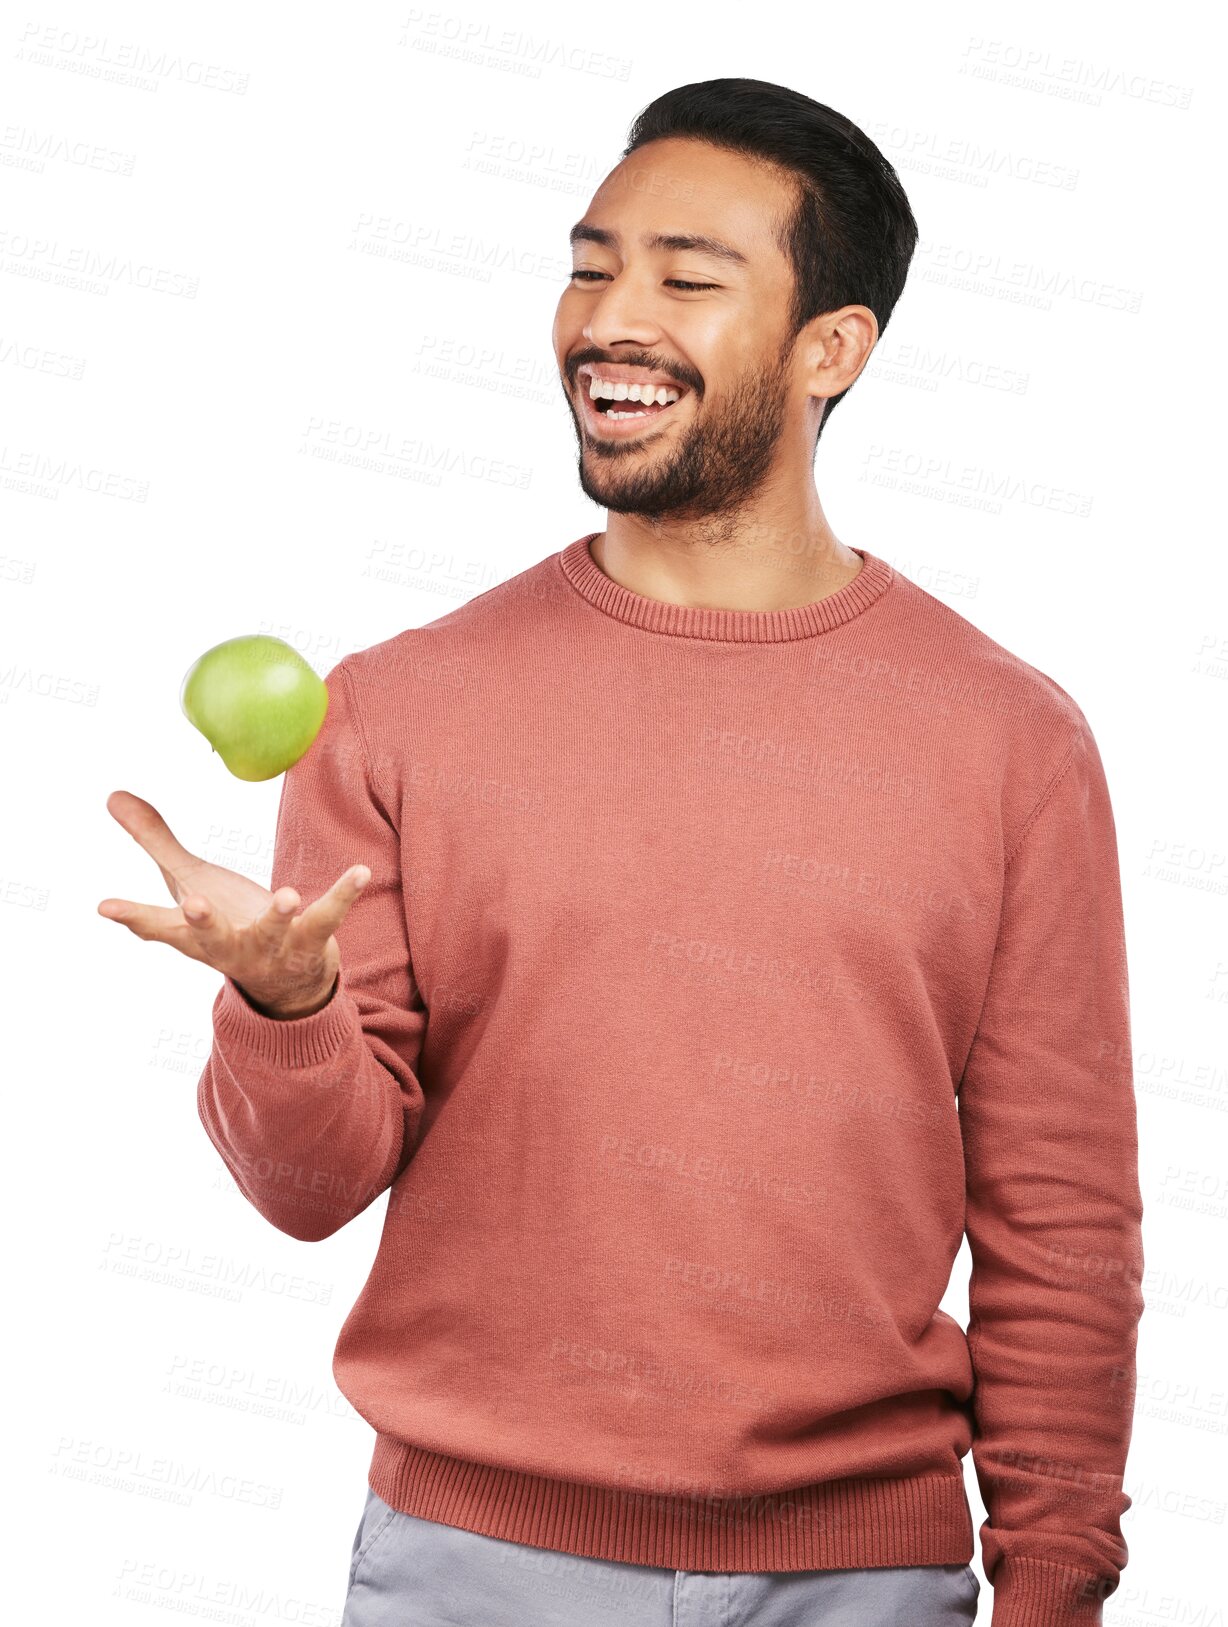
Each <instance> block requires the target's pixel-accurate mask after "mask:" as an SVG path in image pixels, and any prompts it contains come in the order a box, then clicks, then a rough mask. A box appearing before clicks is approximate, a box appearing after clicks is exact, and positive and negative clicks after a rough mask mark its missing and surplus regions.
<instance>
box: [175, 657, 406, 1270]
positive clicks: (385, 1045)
mask: <svg viewBox="0 0 1228 1627" xmlns="http://www.w3.org/2000/svg"><path fill="white" fill-rule="evenodd" d="M324 682H325V685H326V687H327V689H328V700H329V704H328V710H327V713H326V715H325V719H324V723H323V725H322V727H321V729H320V732H319V733H318V734H317V736H316V738H315V740H314V741H313V743H312V745H311V747H310V748H309V750H308V751H307V752H306V754H305V755H304V756H302V757H300V758H299V760H298V762H296V763H294V764H293V765H292V766H291V767H290V768H289V769H287V771H286V773H285V776H284V778H283V781H282V788H281V801H280V804H279V807H278V813H277V828H276V836H275V840H274V856H273V869H272V877H271V882H272V890H273V891H274V892H275V891H276V890H277V888H278V887H282V886H286V885H290V886H293V887H294V888H295V889H296V890H297V891H298V893H299V895H300V897H301V898H302V900H303V902H304V904H306V903H310V902H313V901H314V900H315V899H316V898H318V897H319V896H320V894H321V893H323V892H325V891H326V890H327V889H328V888H329V887H330V886H332V884H333V882H335V881H336V880H337V878H338V877H339V876H340V875H341V874H342V873H343V872H344V871H345V870H347V869H348V868H349V866H350V865H352V864H365V865H367V866H368V867H369V868H370V871H371V879H370V880H369V881H368V883H367V885H366V887H365V888H364V889H363V891H362V892H361V893H360V894H359V895H358V897H357V899H356V900H355V901H354V903H353V904H352V905H351V907H350V910H349V913H348V914H347V916H346V918H345V920H344V921H343V922H342V923H341V926H340V928H339V929H338V931H337V944H338V947H339V949H340V951H341V971H340V974H339V977H338V980H337V982H336V984H335V985H334V988H333V994H332V998H331V999H330V1000H329V1002H328V1004H327V1005H325V1006H323V1007H322V1008H321V1009H320V1010H319V1011H317V1012H314V1013H313V1014H312V1015H311V1016H309V1017H300V1018H297V1019H294V1020H289V1021H281V1020H279V1019H277V1018H274V1017H266V1016H264V1015H262V1014H261V1013H260V1012H258V1011H257V1010H256V1008H255V1007H254V1006H253V1005H252V1004H251V1002H250V1001H249V1000H248V998H247V996H246V995H245V994H244V993H243V991H242V989H241V988H240V987H239V986H238V984H236V983H235V982H234V980H233V979H232V978H230V977H226V978H224V980H223V983H222V987H221V988H220V989H219V990H218V994H217V998H216V1000H215V1001H214V1005H213V1046H212V1050H211V1052H210V1055H209V1058H208V1061H207V1062H206V1064H205V1069H204V1072H203V1074H202V1075H201V1077H200V1081H199V1085H198V1087H197V1110H198V1113H199V1115H200V1119H201V1122H202V1124H203V1125H204V1127H205V1130H206V1132H207V1134H208V1136H209V1139H210V1140H211V1141H212V1142H213V1145H214V1146H215V1147H216V1148H217V1150H218V1152H219V1154H220V1155H221V1158H222V1162H223V1163H224V1164H225V1165H226V1167H227V1169H228V1170H229V1171H230V1173H231V1174H232V1175H233V1176H234V1179H235V1181H236V1182H237V1183H238V1186H239V1189H240V1191H242V1192H243V1194H244V1195H245V1196H246V1197H247V1198H248V1200H249V1201H250V1202H251V1203H252V1204H254V1205H255V1207H256V1208H257V1209H258V1210H259V1212H260V1213H261V1214H262V1215H263V1216H264V1217H265V1219H266V1220H268V1221H270V1222H271V1223H272V1224H273V1225H274V1226H276V1227H277V1228H278V1230H279V1231H283V1232H287V1233H288V1234H289V1235H290V1236H291V1237H296V1238H298V1239H300V1240H301V1241H303V1242H318V1241H320V1240H321V1239H323V1238H325V1237H329V1236H331V1235H332V1234H333V1233H334V1232H335V1231H338V1230H339V1229H340V1228H341V1227H342V1226H344V1225H345V1224H346V1222H347V1221H349V1220H352V1219H353V1218H354V1216H355V1215H357V1214H359V1213H361V1211H362V1210H363V1209H365V1208H366V1207H367V1206H368V1204H370V1203H372V1202H373V1201H374V1199H375V1198H376V1197H378V1196H379V1194H380V1193H381V1192H383V1191H384V1190H386V1189H387V1188H388V1187H389V1186H390V1185H391V1183H392V1181H393V1180H394V1179H395V1177H396V1176H397V1175H399V1174H400V1172H401V1170H402V1169H403V1168H404V1167H405V1165H406V1164H407V1163H408V1162H409V1158H410V1156H411V1155H412V1152H413V1148H414V1143H415V1140H416V1136H417V1131H418V1127H419V1122H420V1119H421V1115H422V1111H423V1107H424V1105H425V1104H424V1098H423V1094H422V1089H421V1086H420V1085H419V1082H418V1077H417V1073H416V1071H415V1070H416V1069H417V1067H418V1059H419V1052H420V1046H421V1042H422V1037H423V1033H424V1031H425V1027H426V1010H425V1007H424V1005H423V1002H422V1000H421V997H420V995H419V993H418V989H417V986H416V984H415V981H414V977H413V969H412V965H411V961H410V952H409V942H408V934H407V929H406V920H405V907H404V897H403V892H402V886H401V871H400V839H399V836H398V832H397V829H396V826H395V824H394V822H393V818H392V815H391V812H390V810H389V808H388V806H387V805H386V804H385V802H384V801H383V800H382V799H381V797H380V794H379V792H378V790H377V789H376V784H375V781H374V778H373V775H372V766H371V762H370V760H369V757H368V753H367V749H366V743H365V741H364V739H363V734H362V728H361V724H360V721H359V717H358V711H357V703H356V698H355V690H354V687H353V684H354V680H353V676H352V674H351V673H350V672H349V671H348V670H347V668H346V666H345V663H344V661H342V662H340V663H338V665H337V666H335V667H334V668H333V670H332V671H331V672H330V673H329V674H328V675H327V677H326V678H325V680H324Z"/></svg>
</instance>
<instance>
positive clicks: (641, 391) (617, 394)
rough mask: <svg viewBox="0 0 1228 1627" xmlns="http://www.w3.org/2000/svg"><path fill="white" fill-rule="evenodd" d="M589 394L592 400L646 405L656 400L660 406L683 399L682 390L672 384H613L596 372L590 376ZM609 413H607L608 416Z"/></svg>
mask: <svg viewBox="0 0 1228 1627" xmlns="http://www.w3.org/2000/svg"><path fill="white" fill-rule="evenodd" d="M588 395H589V400H590V401H598V400H602V401H628V400H630V401H642V402H644V403H645V404H646V405H648V404H651V403H653V402H655V403H656V404H657V405H658V406H662V407H665V406H668V405H669V404H670V403H671V402H674V401H680V400H681V399H682V391H681V390H675V389H674V387H673V386H672V385H666V384H622V383H620V384H613V383H610V382H608V381H607V380H605V379H602V378H598V377H597V376H596V375H595V374H592V375H590V376H589V381H588ZM609 416H610V415H609V413H607V414H606V417H607V418H608V417H609Z"/></svg>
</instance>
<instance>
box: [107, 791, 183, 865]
mask: <svg viewBox="0 0 1228 1627" xmlns="http://www.w3.org/2000/svg"><path fill="white" fill-rule="evenodd" d="M107 812H108V813H109V814H110V815H111V816H112V817H113V818H114V819H116V820H118V822H119V823H120V824H121V825H122V826H123V827H124V829H125V830H126V831H127V832H128V834H129V836H131V837H133V838H134V839H135V840H136V841H137V842H139V843H140V845H141V846H142V847H143V848H144V849H145V851H146V853H148V854H149V856H150V858H152V859H153V860H154V862H155V863H156V864H158V865H160V866H161V867H162V868H163V869H166V870H169V869H173V867H174V866H175V865H177V864H182V863H183V862H184V860H185V859H192V858H193V857H195V855H194V854H191V853H189V852H188V850H187V848H186V847H184V845H183V843H182V842H180V840H179V839H178V837H177V836H176V835H175V833H174V832H173V831H172V830H171V828H170V826H169V825H168V824H167V823H166V820H165V819H163V817H162V815H161V814H160V813H159V812H158V810H157V809H156V808H155V807H154V805H153V803H152V802H146V801H145V798H144V797H138V796H134V795H133V794H132V792H131V791H112V792H111V795H110V796H109V797H108V798H107Z"/></svg>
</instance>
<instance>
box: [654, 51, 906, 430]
mask: <svg viewBox="0 0 1228 1627" xmlns="http://www.w3.org/2000/svg"><path fill="white" fill-rule="evenodd" d="M675 137H689V138H692V139H695V140H699V141H707V142H709V143H711V144H712V145H713V146H717V147H725V148H728V149H729V150H731V151H733V152H738V153H742V154H743V155H745V156H746V157H748V158H752V159H759V160H762V161H764V162H765V163H768V164H772V165H775V166H778V167H779V168H781V169H783V170H785V171H787V172H789V173H790V174H791V175H792V177H793V178H794V181H795V185H796V191H797V202H796V205H795V207H794V208H793V209H792V210H791V212H790V213H789V215H788V217H787V218H786V220H785V221H784V222H783V223H782V226H781V230H780V233H779V236H778V239H777V240H778V242H779V244H780V249H781V252H782V253H783V254H784V255H785V256H786V257H787V258H788V259H789V260H790V261H791V263H792V265H793V273H794V275H793V299H792V303H791V307H790V311H789V317H788V320H789V332H790V334H791V335H792V336H796V334H797V333H798V332H800V330H801V329H802V328H803V327H804V326H805V325H806V323H807V322H809V321H811V320H812V319H813V318H814V317H816V316H819V315H821V314H822V313H823V312H825V311H835V310H838V309H839V308H840V306H842V305H866V306H868V307H869V308H870V310H872V311H873V312H874V315H875V317H876V319H877V321H878V331H879V333H880V335H881V333H882V332H883V330H884V328H886V326H887V322H888V320H889V319H890V316H891V313H892V311H893V310H894V309H895V304H896V301H897V300H898V299H899V297H900V294H901V293H902V292H903V289H904V281H905V278H906V277H907V276H908V266H909V262H910V261H911V259H912V256H913V251H914V249H915V248H916V246H917V222H916V221H915V220H914V218H913V213H912V210H911V208H910V207H909V203H908V198H907V197H906V195H905V193H904V188H903V186H902V185H901V184H900V178H899V176H898V175H897V174H896V172H895V170H894V168H893V167H892V166H891V164H890V163H889V162H888V161H887V159H886V158H884V156H883V154H882V153H881V152H880V151H879V150H878V148H877V147H876V146H875V145H874V143H873V142H872V141H871V140H870V138H869V136H867V135H866V134H865V133H864V131H862V130H859V129H858V128H857V126H856V125H855V124H854V123H853V122H852V121H851V120H850V119H846V118H845V117H844V115H843V114H842V113H837V112H835V111H834V109H832V108H830V107H825V106H824V105H823V103H822V102H815V101H812V100H811V98H810V97H809V96H803V95H802V93H801V92H800V91H797V90H789V89H787V88H786V87H785V86H784V85H773V84H770V83H768V82H767V81H766V80H762V79H705V80H701V81H699V82H698V83H696V84H693V85H679V86H678V87H677V88H676V89H674V90H668V91H666V92H665V94H664V95H662V96H658V97H657V99H656V100H655V101H653V102H650V103H649V104H648V106H647V107H645V108H644V109H643V110H642V111H641V112H640V113H639V114H638V115H637V116H636V118H635V120H634V122H633V124H632V126H631V129H630V133H629V137H628V141H627V146H626V148H625V150H624V152H623V155H622V156H623V157H624V158H626V157H628V156H629V155H630V154H631V153H633V152H634V151H635V150H636V148H637V147H643V146H645V145H646V144H647V143H648V142H650V141H667V140H670V139H672V138H675ZM851 388H852V385H850V386H849V389H851ZM847 394H848V390H842V391H841V392H840V394H839V395H836V396H832V397H831V398H830V399H829V400H828V402H827V406H826V408H825V410H824V413H823V417H822V419H821V420H820V423H819V434H820V435H821V434H822V433H823V429H824V427H825V426H826V424H827V420H828V419H829V418H830V417H831V414H832V409H833V408H834V407H835V406H836V405H837V404H838V403H839V402H841V401H843V400H844V397H845V396H846V395H847ZM816 444H817V437H816Z"/></svg>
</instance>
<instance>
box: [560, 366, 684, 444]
mask: <svg viewBox="0 0 1228 1627" xmlns="http://www.w3.org/2000/svg"><path fill="white" fill-rule="evenodd" d="M576 393H577V394H578V395H579V397H580V410H581V412H582V413H583V415H584V420H585V423H586V424H587V425H588V426H589V428H590V430H595V431H596V432H597V433H602V432H604V433H605V435H606V436H611V435H614V436H618V437H619V438H620V439H621V438H622V437H623V436H625V435H631V434H634V433H635V432H636V431H637V430H640V429H644V428H646V427H647V426H648V424H649V422H650V420H652V419H659V418H663V417H665V416H666V415H667V414H668V413H671V412H673V411H674V409H675V408H676V407H678V406H680V405H681V404H682V402H684V401H686V400H687V399H688V398H689V397H690V395H691V391H690V390H686V391H684V393H683V394H682V395H681V396H680V397H679V398H678V400H677V401H671V402H668V403H667V404H666V405H665V406H647V407H646V406H644V405H642V404H641V403H640V402H638V401H632V400H630V399H625V400H622V401H611V400H608V399H607V398H605V397H602V396H592V395H590V394H589V386H588V380H587V379H586V378H584V377H580V378H579V379H578V380H577V382H576Z"/></svg>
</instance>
